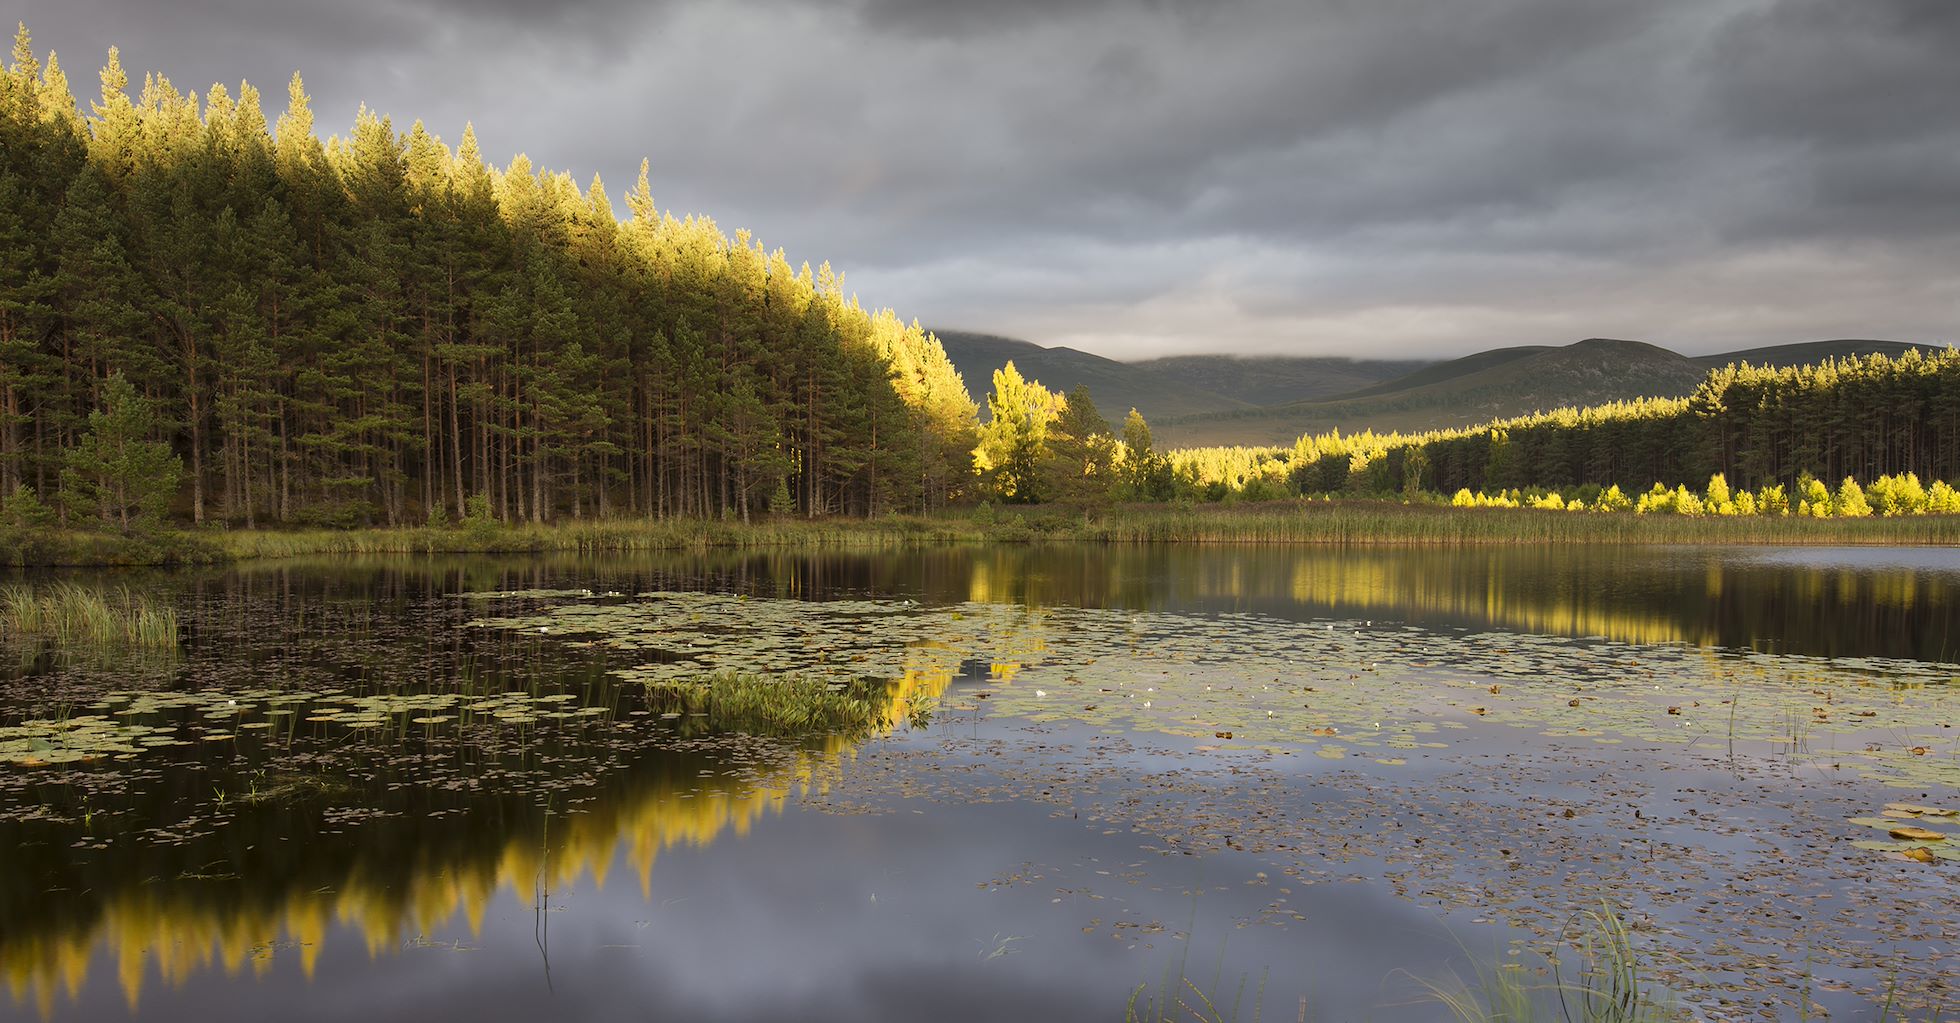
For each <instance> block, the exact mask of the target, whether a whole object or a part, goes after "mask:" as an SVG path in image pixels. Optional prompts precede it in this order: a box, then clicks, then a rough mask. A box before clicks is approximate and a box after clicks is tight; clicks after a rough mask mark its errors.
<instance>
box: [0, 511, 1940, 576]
mask: <svg viewBox="0 0 1960 1023" xmlns="http://www.w3.org/2000/svg"><path fill="white" fill-rule="evenodd" d="M1039 542H1073V543H1105V544H1159V543H1181V544H1211V543H1216V544H1274V545H1296V544H1317V545H1326V546H1355V547H1368V546H1394V547H1442V546H1465V547H1473V546H1515V545H1542V544H1588V545H1595V544H1614V545H1638V546H1766V547H1824V546H1828V547H1881V546H1882V547H1939V546H1955V545H1960V516H1956V515H1921V516H1900V517H1892V518H1876V517H1874V518H1858V519H1821V520H1820V519H1807V518H1801V517H1795V516H1754V517H1715V516H1698V517H1686V516H1678V515H1658V514H1646V515H1641V514H1635V513H1632V512H1604V513H1600V512H1559V511H1541V510H1535V509H1522V508H1516V509H1514V508H1452V507H1446V506H1436V505H1404V504H1399V503H1394V502H1383V501H1365V500H1354V501H1324V500H1285V501H1274V502H1265V503H1259V504H1226V505H1203V506H1197V507H1177V506H1161V505H1155V506H1152V505H1138V506H1128V507H1119V508H1115V509H1109V510H1105V511H1099V512H1083V511H1081V510H1076V509H1068V508H1062V507H1055V506H1025V507H1012V506H1010V507H1006V508H998V509H996V508H990V507H986V506H983V507H982V508H979V509H965V510H962V511H958V512H946V513H941V514H937V515H930V516H886V517H883V518H877V519H816V520H803V519H797V520H772V521H765V522H755V523H750V524H743V523H739V522H724V521H716V520H701V519H666V520H622V519H614V520H585V521H578V522H568V523H558V524H543V525H539V524H520V525H502V524H498V525H494V526H486V525H482V524H468V525H463V526H452V527H432V526H401V527H373V528H355V529H300V530H283V529H255V530H225V529H204V530H192V531H178V532H168V533H159V534H154V535H151V536H136V537H122V536H116V535H113V534H103V533H83V532H66V533H60V532H48V533H43V534H38V535H36V536H33V537H30V538H29V539H28V540H27V541H26V542H24V543H22V544H20V545H19V547H18V549H17V550H15V551H13V552H10V553H9V554H8V555H7V556H6V557H5V560H4V561H0V565H4V566H5V567H12V568H102V567H154V566H169V565H200V564H202V565H209V564H225V563H231V562H238V561H255V560H268V559H278V558H289V557H302V556H311V555H323V554H324V555H332V554H350V555H352V554H542V553H551V552H583V553H592V554H610V553H621V554H623V553H632V552H639V551H662V550H690V549H693V550H712V549H724V550H726V549H738V550H739V549H756V550H763V549H776V550H782V549H806V550H860V551H875V550H888V549H895V548H901V547H911V546H918V545H935V544H986V543H1039Z"/></svg>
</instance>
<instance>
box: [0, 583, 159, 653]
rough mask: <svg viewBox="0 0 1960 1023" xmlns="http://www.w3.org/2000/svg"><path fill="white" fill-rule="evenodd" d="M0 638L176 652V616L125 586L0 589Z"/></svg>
mask: <svg viewBox="0 0 1960 1023" xmlns="http://www.w3.org/2000/svg"><path fill="white" fill-rule="evenodd" d="M0 638H5V639H9V640H14V641H17V642H18V641H41V642H48V643H52V644H54V645H55V646H57V647H61V648H85V647H114V648H130V649H147V650H166V649H175V648H176V646H177V611H176V609H174V608H172V607H169V606H167V605H165V604H163V603H160V602H158V601H154V600H151V599H150V598H149V597H147V596H144V595H142V594H139V593H132V592H130V590H129V588H128V587H126V586H118V587H116V588H115V589H113V590H106V591H105V590H98V589H94V588H91V587H87V586H81V585H78V584H75V583H67V582H58V583H53V584H51V585H48V586H45V587H41V588H38V589H37V588H36V587H33V586H29V585H26V584H21V583H16V584H12V585H8V586H4V587H0Z"/></svg>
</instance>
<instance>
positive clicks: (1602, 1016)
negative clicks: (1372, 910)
mask: <svg viewBox="0 0 1960 1023" xmlns="http://www.w3.org/2000/svg"><path fill="white" fill-rule="evenodd" d="M1585 918H1586V924H1587V930H1586V932H1585V934H1584V936H1583V937H1582V938H1581V939H1580V941H1579V947H1578V953H1579V962H1578V966H1579V974H1578V976H1577V977H1576V978H1572V979H1567V978H1566V977H1565V975H1564V970H1563V965H1562V963H1561V961H1560V960H1559V959H1557V958H1554V959H1553V962H1552V967H1553V974H1552V980H1551V981H1550V982H1549V983H1543V984H1539V983H1533V982H1532V980H1531V978H1530V976H1529V975H1528V971H1527V970H1526V969H1525V968H1524V967H1523V966H1521V965H1519V964H1516V963H1500V964H1498V965H1495V966H1492V965H1480V966H1478V968H1477V971H1476V979H1475V981H1474V982H1467V981H1464V980H1462V979H1460V978H1459V979H1457V980H1455V981H1453V982H1451V983H1447V984H1427V985H1426V986H1427V987H1428V988H1429V991H1430V993H1431V994H1432V995H1434V996H1435V998H1436V1000H1437V1001H1438V1002H1441V1003H1442V1005H1443V1006H1444V1008H1446V1009H1448V1010H1449V1013H1450V1016H1451V1017H1452V1018H1454V1019H1456V1020H1459V1021H1460V1023H1534V1021H1537V1020H1546V1021H1552V1020H1557V1021H1560V1023H1667V1021H1669V1020H1672V1019H1674V1018H1675V1011H1674V1007H1673V1006H1672V1005H1671V1004H1670V1003H1669V1002H1668V1000H1667V999H1666V997H1665V995H1664V994H1663V993H1662V992H1661V991H1659V990H1658V989H1657V988H1656V987H1655V986H1654V984H1653V982H1652V980H1651V979H1649V978H1648V977H1646V976H1645V975H1644V974H1643V973H1642V972H1641V967H1640V958H1639V956H1638V955H1637V954H1636V953H1635V951H1634V948H1633V940H1632V936H1631V935H1630V933H1629V932H1628V930H1627V926H1626V924H1625V922H1624V921H1622V920H1621V919H1620V916H1619V914H1618V913H1616V912H1614V911H1613V908H1612V907H1611V906H1606V905H1602V906H1601V907H1600V908H1599V909H1598V910H1595V911H1592V912H1588V913H1587V914H1585Z"/></svg>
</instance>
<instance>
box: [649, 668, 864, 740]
mask: <svg viewBox="0 0 1960 1023" xmlns="http://www.w3.org/2000/svg"><path fill="white" fill-rule="evenodd" d="M647 696H648V702H649V703H650V704H652V705H653V706H654V707H655V708H656V709H660V710H667V711H671V712H674V713H682V714H694V713H699V714H704V715H706V716H707V719H708V726H709V727H711V728H714V729H716V730H718V731H741V732H748V733H750V734H753V735H772V736H784V737H799V736H805V735H810V734H812V733H846V734H860V735H861V734H866V733H869V732H871V731H872V730H874V729H876V728H877V727H878V726H879V725H881V724H883V723H884V720H885V710H886V707H887V706H888V705H889V704H890V702H891V700H890V696H889V694H888V693H886V692H885V687H884V686H883V685H882V684H879V685H876V686H862V685H860V686H845V685H839V684H836V683H832V682H829V681H827V680H824V679H820V678H811V677H804V676H796V675H786V676H775V677H764V676H761V675H752V674H744V673H740V672H733V671H724V672H716V673H714V674H711V675H706V676H704V677H702V678H700V679H698V680H693V681H685V682H658V683H654V684H652V685H649V686H648V687H647Z"/></svg>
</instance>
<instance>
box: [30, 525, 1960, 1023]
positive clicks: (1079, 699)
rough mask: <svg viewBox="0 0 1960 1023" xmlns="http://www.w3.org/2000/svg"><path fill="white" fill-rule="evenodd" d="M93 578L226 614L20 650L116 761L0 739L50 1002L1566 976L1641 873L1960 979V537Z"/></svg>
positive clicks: (1863, 1003)
mask: <svg viewBox="0 0 1960 1023" xmlns="http://www.w3.org/2000/svg"><path fill="white" fill-rule="evenodd" d="M68 578H80V579H83V580H84V581H94V582H103V583H109V584H122V583H126V584H128V585H131V586H134V587H140V588H142V589H144V590H146V591H148V592H151V593H153V594H155V595H159V596H162V597H165V598H167V599H169V600H171V601H173V602H174V603H176V604H177V605H178V606H179V607H180V609H181V611H182V614H183V617H184V620H185V622H186V623H187V624H186V633H187V634H186V639H185V642H184V644H183V645H182V648H181V649H180V650H179V651H177V652H175V653H174V654H167V655H155V654H152V655H144V656H131V655H124V654H113V653H110V654H73V653H70V654H66V655H62V654H57V653H55V652H53V651H49V650H46V649H44V648H40V647H30V648H26V649H19V648H9V651H8V656H7V658H6V660H5V661H3V662H0V673H4V678H5V680H6V690H5V692H6V697H5V701H4V704H0V714H4V723H5V724H7V725H12V726H16V727H18V726H19V725H20V724H21V723H22V722H26V721H42V722H55V724H53V725H43V726H39V727H41V728H43V729H44V731H47V733H48V734H52V735H56V736H57V738H56V739H55V740H54V741H53V742H49V741H47V740H45V739H42V740H37V741H39V742H40V743H41V744H40V745H38V746H35V747H34V752H32V753H29V754H23V755H22V756H21V757H17V758H16V760H21V759H29V760H41V761H46V760H49V759H51V758H49V757H48V756H47V753H48V752H50V751H52V750H56V749H67V748H68V747H69V746H70V745H73V746H76V747H78V750H77V751H78V753H80V754H83V755H85V756H86V757H87V759H78V760H75V761H74V762H52V763H42V764H40V765H39V766H29V765H27V764H23V763H18V762H16V763H10V764H0V848H6V849H7V850H8V853H7V858H6V860H5V863H6V867H7V869H6V871H5V873H4V875H0V975H3V976H4V977H5V983H6V985H7V987H8V988H9V991H10V993H11V999H9V1000H5V1001H0V1016H5V1017H8V1018H12V1017H14V1016H18V1017H20V1018H23V1019H26V1018H50V1019H94V1018H129V1017H132V1016H133V1017H135V1018H139V1019H141V1018H153V1019H177V1018H192V1017H201V1018H207V1019H232V1018H237V1019H248V1018H249V1019H259V1018H264V1017H265V1016H267V1015H270V1014H273V1013H277V1014H279V1015H281V1016H283V1017H287V1018H293V1019H312V1018H320V1019H328V1018H332V1019H341V1018H347V1017H349V1016H359V1017H363V1018H368V1019H373V1020H391V1019H404V1020H407V1019H428V1018H447V1017H453V1016H462V1015H464V1014H468V1015H470V1016H474V1017H477V1018H485V1019H534V1018H568V1019H576V1018H590V1019H615V1018H622V1017H651V1018H685V1019H697V1020H746V1019H778V1018H792V1019H836V1020H846V1019H849V1020H882V1019H893V1020H901V1019H915V1018H921V1017H930V1018H937V1019H950V1020H964V1019H973V1020H982V1019H986V1020H992V1019H999V1018H1002V1017H1010V1018H1011V1017H1012V1016H1014V1015H1016V1014H1019V1015H1022V1016H1025V1017H1029V1018H1038V1019H1121V1018H1123V1016H1124V1013H1125V1008H1126V1005H1128V1004H1130V1002H1131V999H1132V997H1133V992H1136V991H1137V990H1138V989H1139V988H1141V989H1142V991H1143V994H1142V996H1141V997H1140V998H1139V1003H1138V1004H1141V1002H1142V1001H1145V1000H1148V999H1149V998H1150V997H1151V996H1153V995H1155V994H1157V993H1158V992H1159V991H1161V990H1163V989H1164V988H1165V986H1166V985H1167V984H1168V985H1170V987H1171V990H1172V992H1173V994H1176V995H1179V996H1180V997H1181V998H1182V999H1183V1000H1184V1001H1185V1002H1187V1003H1190V1004H1194V1005H1195V1004H1197V1000H1198V999H1199V998H1200V997H1201V996H1202V997H1204V998H1208V999H1210V1000H1211V1001H1212V1002H1213V1003H1214V1004H1215V1005H1216V1006H1217V1008H1218V1012H1217V1015H1219V1016H1221V1017H1224V1018H1238V1019H1252V1018H1254V1017H1255V1012H1256V1013H1257V1015H1258V1016H1259V1017H1260V1018H1266V1019H1293V1018H1296V1017H1300V1016H1304V1018H1307V1019H1322V1020H1346V1019H1359V1018H1368V1019H1376V1020H1400V1019H1407V1020H1422V1019H1434V1018H1438V1017H1439V1016H1441V1015H1443V1013H1442V1010H1441V1007H1440V1006H1439V1005H1438V1004H1436V1002H1435V1001H1434V999H1433V997H1432V996H1431V993H1430V990H1429V987H1428V985H1444V986H1447V985H1448V984H1449V983H1450V978H1452V977H1465V978H1470V977H1474V976H1475V974H1476V972H1477V971H1478V970H1479V969H1489V968H1492V967H1494V966H1496V965H1498V964H1502V963H1514V964H1517V965H1518V966H1519V968H1520V970H1521V973H1522V975H1523V976H1526V977H1528V978H1529V979H1530V980H1531V982H1533V983H1550V982H1551V978H1550V976H1549V975H1548V974H1547V975H1540V973H1539V972H1538V970H1539V969H1540V968H1541V967H1544V966H1545V965H1546V964H1547V963H1548V962H1549V960H1548V959H1547V958H1546V953H1547V952H1549V951H1552V950H1554V949H1557V948H1559V947H1560V946H1561V942H1560V940H1559V937H1560V935H1561V934H1563V935H1566V936H1567V937H1576V936H1578V935H1579V934H1580V933H1581V932H1582V931H1583V930H1584V928H1583V927H1582V926H1577V924H1582V923H1583V921H1584V915H1583V914H1584V913H1585V912H1586V911H1588V910H1596V909H1598V908H1599V907H1600V905H1601V903H1602V900H1605V901H1607V902H1610V903H1611V904H1612V905H1614V906H1616V907H1618V910H1619V912H1620V914H1621V916H1622V918H1623V919H1625V920H1626V921H1627V922H1628V923H1629V924H1631V925H1632V926H1633V928H1634V932H1633V933H1634V939H1635V945H1636V947H1637V948H1638V949H1639V950H1640V953H1641V955H1642V957H1643V961H1644V963H1645V965H1646V966H1647V967H1648V971H1649V972H1650V973H1652V974H1654V975H1656V976H1659V977H1663V978H1665V980H1666V981H1667V985H1668V987H1669V988H1671V989H1672V991H1673V992H1674V997H1675V998H1676V999H1677V1000H1678V1001H1679V1002H1680V1003H1681V1004H1682V1005H1684V1006H1687V1007H1689V1008H1691V1009H1693V1010H1694V1011H1696V1012H1699V1013H1701V1014H1702V1015H1704V1016H1705V1017H1707V1018H1715V1019H1728V1018H1733V1019H1743V1018H1748V1019H1758V1018H1788V1019H1795V1018H1799V1017H1801V1016H1804V1015H1806V1014H1807V1015H1808V1016H1810V1017H1811V1018H1816V1017H1817V1016H1819V1015H1820V1010H1822V1011H1828V1012H1829V1013H1830V1014H1831V1016H1832V1018H1838V1019H1844V1018H1871V1019H1876V1018H1878V1015H1879V1010H1878V1009H1877V1008H1876V1007H1875V1006H1876V1005H1877V1004H1878V1003H1880V1002H1882V1001H1883V1000H1884V998H1885V997H1886V995H1887V992H1888V991H1892V992H1895V993H1896V996H1897V999H1898V1000H1899V1002H1900V1003H1901V1004H1908V1005H1912V1006H1915V1007H1916V1008H1915V1012H1916V1013H1920V1014H1924V1013H1927V1012H1930V1011H1931V1010H1932V1009H1933V1008H1934V1007H1936V1006H1937V1005H1939V1004H1940V1003H1941V1001H1942V999H1943V998H1946V999H1950V1000H1951V1001H1950V1002H1949V1005H1951V1002H1952V1001H1960V998H1955V997H1954V996H1953V995H1951V994H1950V992H1949V990H1948V988H1947V987H1946V986H1945V985H1947V984H1950V983H1951V981H1950V980H1948V978H1949V977H1951V976H1952V975H1954V974H1955V973H1957V972H1960V952H1956V948H1957V947H1960V933H1956V930H1957V929H1960V901H1957V900H1956V897H1955V895H1954V892H1955V890H1956V889H1955V887H1954V885H1953V880H1954V877H1955V876H1956V875H1955V871H1957V870H1960V862H1955V861H1953V860H1950V859H1943V858H1935V859H1934V861H1933V862H1932V863H1918V862H1913V861H1910V860H1906V859H1904V857H1903V856H1902V855H1901V854H1900V853H1899V852H1898V851H1897V850H1898V849H1906V848H1910V846H1911V843H1895V842H1894V841H1893V840H1892V839H1889V838H1888V837H1887V830H1888V829H1887V828H1886V827H1885V826H1884V824H1885V822H1887V821H1888V820H1889V821H1895V822H1904V820H1905V819H1904V818H1900V817H1896V816H1895V817H1894V818H1884V817H1882V816H1880V814H1881V811H1882V810H1883V808H1884V807H1885V805H1886V804H1887V803H1904V804H1910V805H1925V806H1931V807H1934V808H1945V807H1956V806H1960V795H1957V794H1956V791H1955V790H1956V786H1960V745H1957V743H1960V740H1956V736H1955V730H1954V726H1955V725H1956V724H1960V700H1957V699H1956V696H1955V693H1954V692H1953V687H1952V685H1951V682H1952V679H1953V677H1954V676H1955V674H1957V673H1960V668H1955V667H1954V666H1953V664H1952V662H1953V661H1955V660H1957V659H1960V649H1956V637H1960V631H1956V630H1955V628H1954V626H1955V624H1956V616H1960V603H1956V600H1957V599H1960V557H1956V556H1955V555H1954V554H1953V552H1950V551H1943V550H1942V551H1927V550H1912V551H1870V550H1857V551H1812V550H1797V551H1791V550H1776V551H1753V550H1742V551H1737V550H1678V549H1598V548H1572V549H1566V550H1543V549H1524V550H1468V551H1452V550H1385V551H1338V550H1329V549H1317V548H1273V547H1233V546H1179V547H1155V548H1103V547H1078V546H1055V545H1049V546H1033V547H1028V546H1009V547H998V548H964V547H959V548H940V549H930V550H921V551H911V552H904V553H896V554H881V555H822V556H813V557H801V556H791V555H771V554H764V555H729V554H722V555H705V556H703V555H667V556H646V557H641V558H632V559H586V558H579V557H571V556H547V557H541V558H527V559H498V558H374V559H331V560H325V559H323V560H317V561H314V560H307V561H294V562H276V563H275V562H268V563H255V564H249V565H244V566H239V567H237V568H233V569H228V570H223V571H201V572H182V573H172V572H158V573H145V574H134V575H116V576H68ZM586 591H590V594H591V595H590V596H587V595H585V594H586ZM465 593H473V594H477V596H475V597H468V598H466V597H463V596H461V594H465ZM493 593H502V594H517V595H513V596H502V597H496V596H486V594H493ZM608 594H617V595H614V596H608ZM652 594H660V595H662V596H642V595H652ZM690 594H692V596H690ZM716 595H719V596H716ZM739 598H746V599H739ZM697 668H700V669H710V668H732V669H741V670H755V671H798V672H817V673H824V674H825V675H826V677H835V678H837V679H839V680H840V681H845V680H850V681H853V684H854V685H872V684H873V682H872V681H867V677H869V679H870V680H875V688H876V691H877V693H878V694H879V696H878V700H879V718H878V720H877V721H876V722H874V723H873V724H872V725H870V726H866V727H861V728H857V729H854V730H852V731H851V732H849V733H848V734H841V735H839V734H832V735H807V734H805V735H776V736H773V737H771V736H745V735H731V734H728V733H727V732H726V731H725V728H726V727H727V726H728V725H730V723H731V722H730V721H728V720H725V719H722V718H718V717H703V716H694V715H692V714H690V713H688V710H690V709H691V708H686V707H682V706H680V705H679V704H676V703H673V702H672V701H671V700H667V701H663V699H662V698H658V697H654V696H649V695H648V690H647V688H646V685H645V684H644V683H645V682H646V681H647V680H648V679H653V678H659V677H665V676H667V675H673V674H680V675H686V674H692V673H693V671H694V670H695V669H697ZM288 712H289V713H288ZM561 715H562V716H561ZM666 715H678V716H666ZM928 718H929V720H928ZM309 719H316V720H309ZM738 723H739V722H738ZM130 726H136V728H131V727H130ZM751 730H755V729H754V728H751ZM36 734H37V735H40V734H42V733H36ZM76 736H88V738H86V739H79V738H75V737H76ZM16 741H26V740H16ZM91 744H93V745H91ZM84 747H85V748H84ZM4 748H5V747H4V746H0V749H4ZM52 759H54V760H56V761H63V760H65V759H66V758H65V757H55V758H52ZM1895 813H1896V811H1895ZM1908 816H1910V815H1908ZM1914 819H1915V820H1917V821H1918V822H1919V824H1920V825H1923V826H1927V827H1930V828H1932V829H1933V830H1936V831H1939V830H1945V831H1955V830H1960V829H1955V828H1954V827H1953V826H1952V825H1951V821H1952V818H1945V817H1939V816H1924V817H1916V818H1914ZM1861 821H1862V822H1864V823H1860V822H1861ZM1955 844H1960V835H1956V841H1955ZM1935 845H1937V844H1935ZM1894 847H1896V848H1894ZM1902 907H1903V908H1902ZM1564 962H1565V968H1566V969H1568V970H1569V969H1570V968H1571V967H1572V966H1574V965H1575V964H1576V963H1577V956H1576V955H1575V954H1573V953H1571V952H1570V951H1567V952H1566V953H1565V960H1564ZM1180 977H1183V978H1188V981H1180V980H1178V978H1180ZM1235 1001H1236V1003H1237V1011H1236V1012H1234V1011H1232V1007H1233V1004H1234V1002H1235ZM1183 1016H1184V1017H1185V1018H1189V1013H1183ZM1895 1018H1896V1011H1895ZM1912 1018H1921V1015H1915V1016H1913V1017H1912Z"/></svg>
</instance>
